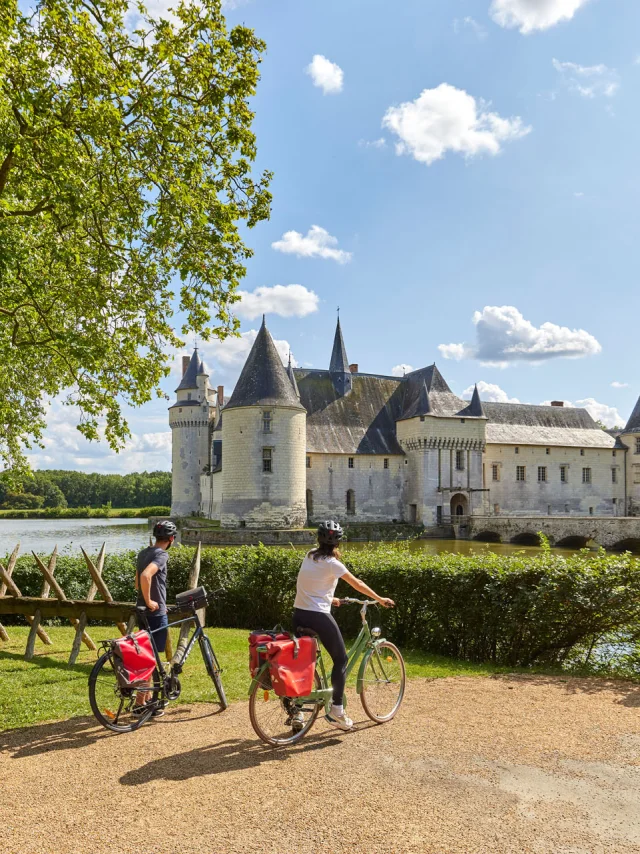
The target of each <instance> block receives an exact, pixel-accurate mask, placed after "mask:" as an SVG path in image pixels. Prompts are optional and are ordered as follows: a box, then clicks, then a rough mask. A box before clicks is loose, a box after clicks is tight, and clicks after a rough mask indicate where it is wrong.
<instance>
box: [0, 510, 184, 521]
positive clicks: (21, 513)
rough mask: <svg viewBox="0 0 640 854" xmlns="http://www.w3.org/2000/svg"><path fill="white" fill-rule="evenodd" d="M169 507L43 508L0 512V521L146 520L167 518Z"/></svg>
mask: <svg viewBox="0 0 640 854" xmlns="http://www.w3.org/2000/svg"><path fill="white" fill-rule="evenodd" d="M169 514H170V508H169V507H137V508H135V509H131V508H128V509H124V510H113V509H112V508H111V507H45V508H42V509H40V510H0V519H147V518H148V517H149V516H169Z"/></svg>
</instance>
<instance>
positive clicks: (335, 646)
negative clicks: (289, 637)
mask: <svg viewBox="0 0 640 854" xmlns="http://www.w3.org/2000/svg"><path fill="white" fill-rule="evenodd" d="M293 627H294V629H296V630H297V629H298V628H301V629H311V630H312V631H314V632H315V633H316V634H317V635H318V637H319V638H320V640H321V641H322V644H323V646H324V648H325V649H326V650H327V652H328V653H329V655H330V656H331V659H332V660H333V670H332V671H331V686H332V688H333V702H334V704H335V705H336V706H340V705H342V699H343V697H344V686H345V682H346V681H347V650H346V647H345V645H344V641H343V640H342V633H341V631H340V628H339V626H338V624H337V623H336V621H335V620H334V619H333V617H332V616H331V614H326V613H325V612H324V611H303V610H302V609H301V608H296V609H295V611H294V612H293Z"/></svg>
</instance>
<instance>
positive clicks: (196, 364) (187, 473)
mask: <svg viewBox="0 0 640 854" xmlns="http://www.w3.org/2000/svg"><path fill="white" fill-rule="evenodd" d="M185 358H186V357H185ZM176 395H177V401H176V403H174V404H173V406H171V407H170V408H169V426H170V427H171V433H172V454H171V472H172V477H171V515H172V516H190V515H192V514H194V513H198V512H199V511H200V503H201V502H200V477H201V475H202V474H203V472H204V471H205V469H206V468H207V466H208V465H209V464H210V462H211V459H210V455H211V451H210V449H211V435H210V427H211V424H212V421H213V419H214V417H215V405H214V400H213V397H212V396H213V391H212V389H211V387H210V385H209V374H208V373H207V369H206V367H205V364H204V362H203V361H202V360H201V359H200V356H199V355H198V349H197V348H196V349H195V350H194V351H193V355H192V356H191V359H190V360H189V364H188V366H187V369H186V370H185V372H184V375H183V377H182V380H181V381H180V385H179V386H178V388H177V389H176Z"/></svg>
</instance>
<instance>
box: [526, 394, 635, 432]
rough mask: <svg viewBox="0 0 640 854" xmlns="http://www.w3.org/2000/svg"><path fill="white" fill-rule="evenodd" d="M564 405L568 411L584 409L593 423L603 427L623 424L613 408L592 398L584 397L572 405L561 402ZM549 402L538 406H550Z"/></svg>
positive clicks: (569, 402)
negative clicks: (577, 408)
mask: <svg viewBox="0 0 640 854" xmlns="http://www.w3.org/2000/svg"><path fill="white" fill-rule="evenodd" d="M563 403H564V405H565V406H566V407H568V408H569V409H574V408H575V407H579V408H580V409H586V410H587V412H588V413H589V415H590V416H591V417H592V418H593V420H594V421H600V423H601V424H604V426H605V427H619V426H620V425H621V424H624V420H623V419H622V417H621V415H620V413H619V412H618V410H617V409H616V407H615V406H608V405H607V404H606V403H599V402H598V401H597V400H596V399H595V398H593V397H585V398H584V399H583V400H576V402H575V403H572V402H571V401H570V400H565V401H563ZM550 405H551V401H550V400H543V401H542V403H541V404H540V406H550Z"/></svg>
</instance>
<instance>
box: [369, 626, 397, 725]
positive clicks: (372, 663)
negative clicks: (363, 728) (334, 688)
mask: <svg viewBox="0 0 640 854" xmlns="http://www.w3.org/2000/svg"><path fill="white" fill-rule="evenodd" d="M406 681H407V676H406V672H405V667H404V660H403V658H402V655H401V654H400V650H399V649H398V647H397V646H395V645H394V644H392V643H389V641H382V642H381V643H379V644H376V646H375V647H374V648H373V649H372V650H371V651H370V652H369V653H368V655H367V658H366V661H365V665H364V677H363V680H362V693H361V694H360V701H361V703H362V707H363V708H364V710H365V712H366V713H367V715H368V717H370V718H371V720H372V721H377V722H378V723H385V721H390V720H391V718H392V717H393V716H394V715H395V714H396V712H397V711H398V709H399V708H400V705H401V703H402V699H403V697H404V686H405V683H406Z"/></svg>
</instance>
